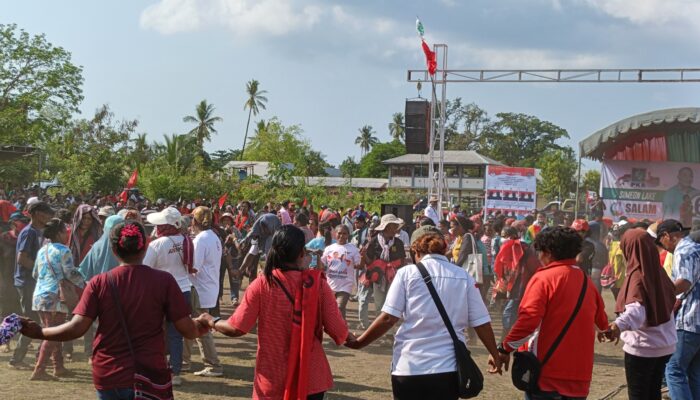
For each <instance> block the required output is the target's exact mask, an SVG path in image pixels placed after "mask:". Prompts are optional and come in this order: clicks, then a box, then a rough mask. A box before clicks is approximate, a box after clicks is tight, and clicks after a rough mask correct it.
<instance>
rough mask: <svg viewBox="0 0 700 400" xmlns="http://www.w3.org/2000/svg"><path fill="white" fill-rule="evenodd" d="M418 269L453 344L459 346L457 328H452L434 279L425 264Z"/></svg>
mask: <svg viewBox="0 0 700 400" xmlns="http://www.w3.org/2000/svg"><path fill="white" fill-rule="evenodd" d="M416 267H418V270H419V271H420V274H421V275H422V276H423V282H425V286H427V287H428V291H429V292H430V296H431V297H432V298H433V301H434V302H435V306H436V307H437V309H438V312H439V313H440V316H441V317H442V322H444V323H445V326H446V327H447V331H448V332H450V337H451V338H452V342H453V343H454V344H455V345H457V343H460V340H459V338H457V334H456V333H455V328H454V327H453V326H452V322H450V317H449V316H448V315H447V311H445V307H444V306H443V305H442V301H441V300H440V296H438V293H437V291H436V290H435V286H433V279H432V278H431V277H430V274H429V273H428V270H427V269H425V265H423V263H420V262H419V263H417V264H416Z"/></svg>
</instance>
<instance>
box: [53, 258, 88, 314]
mask: <svg viewBox="0 0 700 400" xmlns="http://www.w3.org/2000/svg"><path fill="white" fill-rule="evenodd" d="M49 247H50V246H46V251H45V252H44V257H45V259H46V265H47V266H48V268H49V271H51V275H53V278H54V279H56V280H57V281H58V299H59V301H60V302H61V303H63V304H64V305H65V306H66V307H67V308H68V312H69V313H71V312H73V309H74V308H75V307H76V306H77V305H78V302H80V296H82V295H83V288H81V287H80V286H78V285H76V284H75V283H73V282H71V281H69V280H68V279H66V275H65V274H64V273H63V266H61V265H59V268H61V276H62V278H61V279H58V277H57V276H56V271H54V269H53V265H51V261H50V259H49Z"/></svg>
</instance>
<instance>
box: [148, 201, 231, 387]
mask: <svg viewBox="0 0 700 400" xmlns="http://www.w3.org/2000/svg"><path fill="white" fill-rule="evenodd" d="M146 219H147V220H148V222H150V223H151V224H153V225H155V227H156V228H155V233H156V239H155V240H153V241H152V242H151V243H149V244H148V250H147V251H146V256H145V257H144V259H143V265H148V266H149V267H151V268H154V269H159V270H161V271H165V272H168V273H169V274H170V275H172V276H173V278H175V281H176V282H177V284H178V286H179V287H180V290H181V291H182V294H183V296H184V297H185V300H186V302H187V304H190V302H191V287H192V284H191V282H190V274H191V273H195V272H196V270H195V269H194V266H193V263H194V254H193V253H194V244H193V243H192V239H190V238H189V237H188V236H185V235H183V234H182V232H181V228H182V214H180V212H179V211H178V210H177V209H176V208H175V207H166V208H164V209H163V211H161V212H157V213H152V214H149V215H148V217H146ZM217 284H218V281H217ZM167 339H168V350H169V352H170V367H171V368H172V373H173V385H175V386H179V385H181V384H182V379H181V378H180V371H181V368H182V351H183V338H182V335H181V334H180V333H179V332H178V331H177V329H175V325H174V324H173V323H172V322H168V323H167Z"/></svg>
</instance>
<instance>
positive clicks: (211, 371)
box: [194, 367, 224, 377]
mask: <svg viewBox="0 0 700 400" xmlns="http://www.w3.org/2000/svg"><path fill="white" fill-rule="evenodd" d="M194 374H195V375H196V376H208V377H219V376H224V373H223V371H222V370H221V369H215V368H212V367H206V368H204V369H203V370H201V371H197V372H195V373H194Z"/></svg>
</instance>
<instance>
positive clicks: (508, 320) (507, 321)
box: [501, 299, 520, 342]
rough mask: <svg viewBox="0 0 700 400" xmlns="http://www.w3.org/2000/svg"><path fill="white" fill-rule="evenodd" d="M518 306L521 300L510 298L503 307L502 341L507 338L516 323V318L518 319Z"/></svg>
mask: <svg viewBox="0 0 700 400" xmlns="http://www.w3.org/2000/svg"><path fill="white" fill-rule="evenodd" d="M518 307H520V300H513V299H508V301H507V302H506V306H505V307H503V319H502V321H503V334H502V336H503V337H502V338H501V342H502V341H504V340H505V339H506V335H508V332H510V328H512V327H513V325H514V324H515V320H517V319H518Z"/></svg>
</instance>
